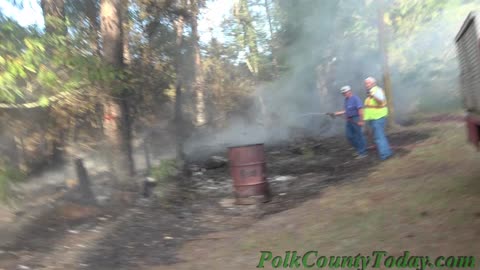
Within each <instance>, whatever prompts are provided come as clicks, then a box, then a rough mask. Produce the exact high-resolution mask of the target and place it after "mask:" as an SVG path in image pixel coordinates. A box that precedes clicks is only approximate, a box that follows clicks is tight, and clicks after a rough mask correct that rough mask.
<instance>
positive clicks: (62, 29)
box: [40, 0, 67, 35]
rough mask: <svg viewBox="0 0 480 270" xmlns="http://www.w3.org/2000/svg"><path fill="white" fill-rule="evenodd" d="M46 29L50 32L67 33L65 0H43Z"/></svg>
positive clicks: (41, 4)
mask: <svg viewBox="0 0 480 270" xmlns="http://www.w3.org/2000/svg"><path fill="white" fill-rule="evenodd" d="M40 6H41V7H42V11H43V17H44V20H45V29H46V31H47V33H50V34H52V33H53V34H58V35H62V34H66V31H67V28H66V25H65V0H41V1H40Z"/></svg>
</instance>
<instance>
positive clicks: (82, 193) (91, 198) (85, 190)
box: [75, 159, 97, 205]
mask: <svg viewBox="0 0 480 270" xmlns="http://www.w3.org/2000/svg"><path fill="white" fill-rule="evenodd" d="M75 171H76V172H77V178H78V187H77V189H78V193H76V194H77V195H78V196H79V198H76V199H77V200H78V201H79V203H81V204H87V205H96V204H97V200H96V198H95V195H94V194H93V191H92V185H91V184H90V178H89V177H88V173H87V169H85V166H83V160H82V159H75Z"/></svg>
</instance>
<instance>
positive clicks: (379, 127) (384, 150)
mask: <svg viewBox="0 0 480 270" xmlns="http://www.w3.org/2000/svg"><path fill="white" fill-rule="evenodd" d="M385 121H386V117H382V118H380V119H377V120H370V121H368V125H369V126H370V128H371V129H372V132H373V137H374V139H375V144H376V145H377V151H378V155H379V156H380V159H382V160H385V159H387V158H388V157H390V156H391V155H392V150H391V149H390V145H389V144H388V140H387V136H385Z"/></svg>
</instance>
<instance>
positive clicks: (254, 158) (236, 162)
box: [228, 144, 270, 204]
mask: <svg viewBox="0 0 480 270" xmlns="http://www.w3.org/2000/svg"><path fill="white" fill-rule="evenodd" d="M228 159H229V165H230V175H231V176H232V179H233V186H234V191H235V198H236V203H237V204H254V203H257V202H267V201H268V200H269V199H270V191H269V185H268V182H267V176H266V162H265V149H264V146H263V144H251V145H242V146H234V147H229V148H228Z"/></svg>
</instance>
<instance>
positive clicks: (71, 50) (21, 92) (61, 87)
mask: <svg viewBox="0 0 480 270" xmlns="http://www.w3.org/2000/svg"><path fill="white" fill-rule="evenodd" d="M52 23H53V22H52ZM59 23H60V22H59V21H58V20H57V21H55V22H54V24H55V25H57V24H59ZM0 39H1V40H2V42H1V43H0V55H1V58H0V102H2V103H24V102H32V101H39V102H40V103H41V106H48V105H49V104H48V102H47V101H48V100H47V98H48V97H49V96H53V95H55V94H57V93H60V92H65V91H72V90H78V89H80V88H83V87H87V86H91V85H94V84H96V83H100V82H102V83H105V82H110V81H113V80H115V79H116V77H115V74H116V73H117V71H115V70H112V69H111V68H109V67H107V66H106V65H105V64H104V63H102V62H101V61H100V59H98V58H96V57H94V56H93V55H91V54H89V53H88V50H86V49H87V48H86V47H84V45H83V44H82V43H77V42H71V40H70V39H69V37H67V36H64V35H63V34H55V33H50V34H41V33H39V32H37V31H36V30H35V29H27V28H23V27H21V26H20V25H18V24H17V23H16V22H14V21H12V20H9V19H6V18H3V17H0Z"/></svg>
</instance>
